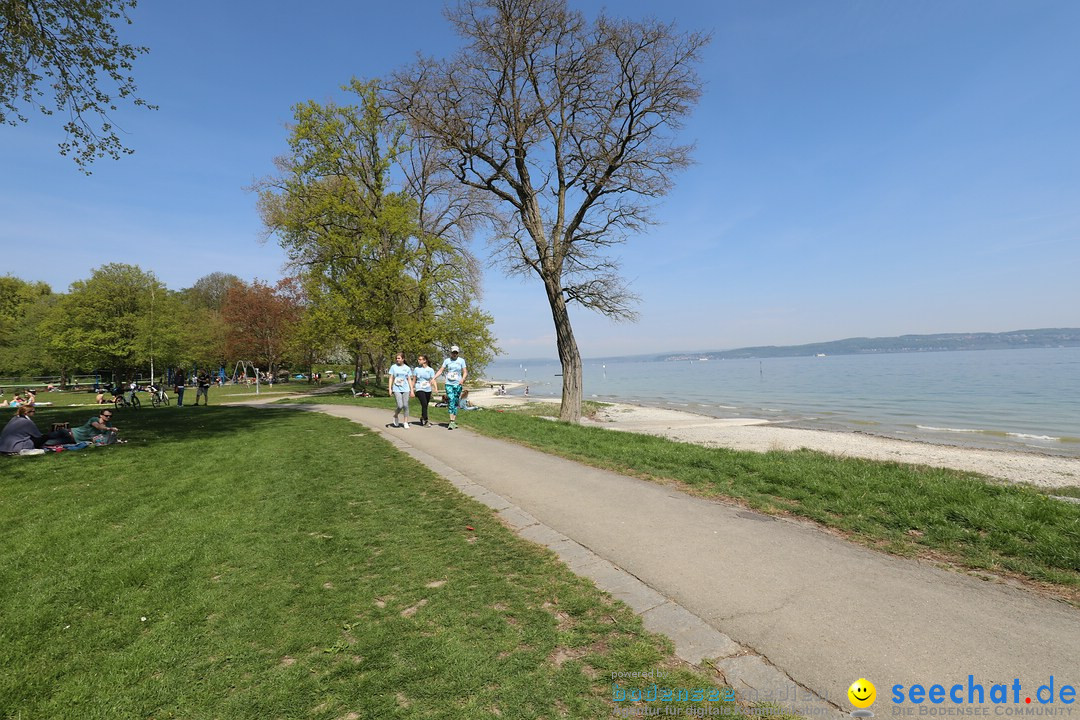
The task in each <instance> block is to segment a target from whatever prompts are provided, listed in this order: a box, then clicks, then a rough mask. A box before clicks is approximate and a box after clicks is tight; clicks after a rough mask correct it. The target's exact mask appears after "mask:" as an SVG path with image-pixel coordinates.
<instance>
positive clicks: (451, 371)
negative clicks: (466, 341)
mask: <svg viewBox="0 0 1080 720" xmlns="http://www.w3.org/2000/svg"><path fill="white" fill-rule="evenodd" d="M460 353H461V349H460V348H459V347H458V346H457V345H453V346H451V347H450V357H448V358H446V359H445V360H443V363H442V365H441V366H440V367H439V369H438V371H436V370H435V369H434V368H432V367H431V365H430V363H429V361H428V357H427V355H419V356H417V358H416V362H417V365H416V367H409V365H408V364H406V362H405V354H404V353H398V354H397V357H396V358H395V362H394V364H393V365H391V366H390V370H388V371H387V374H388V376H389V378H388V385H387V388H386V390H387V393H388V394H390V395H392V396H393V397H394V402H395V407H394V422H392V423H390V424H389V425H388V426H387V427H400V428H406V429H407V428H408V427H409V398H413V397H415V398H416V399H418V400H419V401H420V426H421V427H431V422H430V421H429V420H428V404H429V403H430V402H431V395H432V393H436V392H438V391H439V378H440V377H442V376H443V374H444V373H445V375H446V379H445V381H444V383H443V387H444V388H445V390H446V395H445V398H446V405H447V409H448V410H449V412H450V424H449V426H448V427H449V428H450V429H451V430H454V429H456V428H457V414H458V409H459V406H461V403H462V400H463V397H464V394H465V393H468V390H465V389H464V388H463V387H462V384H463V383H464V382H465V378H467V377H468V376H469V368H468V365H467V364H466V363H465V358H463V357H461V356H460ZM466 402H467V400H466ZM462 409H464V406H462ZM402 416H403V417H404V423H402V422H400V421H399V417H402Z"/></svg>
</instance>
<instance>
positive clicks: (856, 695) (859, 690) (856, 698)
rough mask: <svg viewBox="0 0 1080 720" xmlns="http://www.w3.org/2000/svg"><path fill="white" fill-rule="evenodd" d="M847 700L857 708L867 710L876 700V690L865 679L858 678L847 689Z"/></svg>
mask: <svg viewBox="0 0 1080 720" xmlns="http://www.w3.org/2000/svg"><path fill="white" fill-rule="evenodd" d="M847 696H848V700H850V701H851V704H852V705H854V706H855V707H857V708H868V707H870V706H871V705H873V704H874V700H876V699H877V688H876V687H874V683H872V682H870V681H869V680H867V679H866V678H859V679H858V680H856V681H855V682H853V683H851V687H849V688H848V689H847Z"/></svg>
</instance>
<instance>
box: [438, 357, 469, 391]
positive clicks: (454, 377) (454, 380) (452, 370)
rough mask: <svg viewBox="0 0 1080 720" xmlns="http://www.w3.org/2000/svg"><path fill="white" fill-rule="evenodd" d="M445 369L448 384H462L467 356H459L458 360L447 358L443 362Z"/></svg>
mask: <svg viewBox="0 0 1080 720" xmlns="http://www.w3.org/2000/svg"><path fill="white" fill-rule="evenodd" d="M442 366H443V370H445V371H446V384H447V385H460V384H461V373H462V372H464V371H465V368H466V365H465V358H463V357H459V358H458V359H457V360H451V359H450V358H446V359H445V360H443V363H442Z"/></svg>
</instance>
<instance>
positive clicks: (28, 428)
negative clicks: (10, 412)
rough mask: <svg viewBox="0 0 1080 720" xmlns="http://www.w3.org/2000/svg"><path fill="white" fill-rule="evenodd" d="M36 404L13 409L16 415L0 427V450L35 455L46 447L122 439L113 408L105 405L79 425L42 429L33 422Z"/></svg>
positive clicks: (92, 443)
mask: <svg viewBox="0 0 1080 720" xmlns="http://www.w3.org/2000/svg"><path fill="white" fill-rule="evenodd" d="M36 412H37V408H36V407H34V406H33V405H22V406H20V407H19V408H17V409H16V410H15V416H14V417H13V418H11V419H10V420H8V422H7V425H5V426H4V429H3V431H0V454H5V455H28V454H33V455H37V454H40V453H41V452H43V451H44V448H46V447H53V446H60V447H63V446H78V447H85V445H83V443H85V444H86V445H112V444H114V443H118V442H119V443H123V442H126V441H125V440H121V439H120V438H119V430H118V429H117V428H116V426H115V425H113V424H112V416H113V411H112V408H105V409H103V410H102V411H101V412H99V413H98V414H97V415H95V416H94V417H92V418H90V419H89V420H87V421H86V422H85V423H83V424H82V425H79V426H78V427H75V428H72V427H69V426H68V424H67V423H55V424H53V426H52V429H51V430H50V431H49V432H47V433H43V432H42V431H41V430H40V429H38V426H37V423H35V422H34V414H35V413H36Z"/></svg>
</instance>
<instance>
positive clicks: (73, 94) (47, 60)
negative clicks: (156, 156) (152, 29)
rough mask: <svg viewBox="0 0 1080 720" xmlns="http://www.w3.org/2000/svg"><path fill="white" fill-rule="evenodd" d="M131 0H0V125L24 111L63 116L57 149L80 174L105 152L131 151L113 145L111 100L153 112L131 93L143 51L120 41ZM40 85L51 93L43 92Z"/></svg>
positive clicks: (20, 117) (116, 154)
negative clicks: (119, 29)
mask: <svg viewBox="0 0 1080 720" xmlns="http://www.w3.org/2000/svg"><path fill="white" fill-rule="evenodd" d="M135 5H136V0H0V122H2V123H5V124H7V125H17V124H19V123H25V122H28V121H29V118H28V117H27V115H26V114H24V113H25V112H27V111H28V110H27V108H29V109H36V110H39V111H40V112H41V113H42V114H43V115H52V114H53V112H54V111H59V112H60V113H61V114H63V115H66V116H67V121H66V122H65V123H64V132H65V133H66V139H65V140H64V142H62V143H60V154H61V155H64V156H66V155H68V154H69V153H73V154H74V160H75V163H76V164H77V165H78V166H79V169H81V170H82V171H83V172H85V173H86V174H87V175H89V174H90V170H89V166H90V165H91V164H92V163H93V162H94V160H96V159H98V158H102V157H105V156H106V155H108V156H109V157H112V158H114V159H117V158H119V157H120V156H121V155H123V154H131V153H132V152H134V151H133V150H131V149H130V148H127V147H125V146H124V145H123V143H121V142H120V138H119V137H118V136H117V134H116V130H117V128H116V127H115V124H114V121H113V119H112V118H111V116H110V114H111V113H112V112H114V111H115V110H116V109H117V106H116V103H117V101H118V99H130V100H131V102H132V103H133V104H135V105H136V106H139V107H146V108H149V109H157V108H156V106H154V105H150V104H148V103H147V102H146V101H145V100H143V99H142V98H140V97H138V96H136V95H135V93H136V92H137V87H136V85H135V79H134V78H133V77H132V76H131V75H130V73H131V71H132V69H133V63H134V61H135V59H136V58H137V57H138V56H139V55H140V54H142V53H146V52H148V49H147V48H145V47H141V46H134V45H128V44H127V43H122V42H120V37H119V33H118V32H117V28H116V26H117V25H118V24H121V23H126V24H131V20H130V18H129V17H128V10H129V9H133V8H134V7H135ZM46 87H47V88H48V92H49V93H50V94H51V95H52V97H51V98H47V97H46V92H47V91H46Z"/></svg>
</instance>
